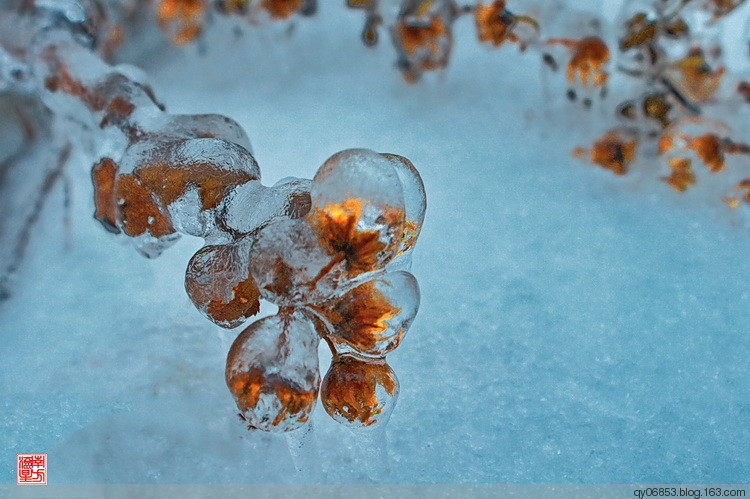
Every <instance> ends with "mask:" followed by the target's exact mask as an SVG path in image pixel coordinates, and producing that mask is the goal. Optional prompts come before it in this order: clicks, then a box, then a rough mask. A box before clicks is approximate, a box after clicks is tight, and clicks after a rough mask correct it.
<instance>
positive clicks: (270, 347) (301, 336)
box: [226, 312, 320, 432]
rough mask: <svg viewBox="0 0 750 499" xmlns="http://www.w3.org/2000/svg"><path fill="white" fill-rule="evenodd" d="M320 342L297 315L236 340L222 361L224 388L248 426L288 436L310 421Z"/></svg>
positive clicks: (262, 324)
mask: <svg viewBox="0 0 750 499" xmlns="http://www.w3.org/2000/svg"><path fill="white" fill-rule="evenodd" d="M319 341H320V338H319V337H318V334H317V333H316V331H315V328H314V326H313V325H312V323H311V322H310V320H309V319H308V318H307V317H306V316H305V315H303V314H302V313H300V312H291V313H285V312H282V313H280V314H278V315H273V316H270V317H265V318H263V319H260V320H259V321H256V322H254V323H253V324H251V325H250V326H249V327H248V328H247V329H245V330H244V331H243V332H242V333H241V334H240V335H239V336H238V337H237V339H236V340H235V341H234V343H233V344H232V347H231V349H230V350H229V355H228V356H227V367H226V383H227V386H228V387H229V390H230V391H231V392H232V395H233V396H234V399H235V402H236V403H237V407H238V408H239V410H240V414H241V415H242V417H243V418H244V419H245V420H246V421H247V422H248V424H249V425H250V426H251V427H253V428H258V429H260V430H263V431H270V432H282V431H291V430H295V429H297V428H299V427H300V426H302V425H303V424H304V423H305V422H307V421H308V420H309V418H310V414H311V413H312V411H313V409H314V408H315V403H316V401H317V397H318V387H319V384H320V373H319V367H318V343H319Z"/></svg>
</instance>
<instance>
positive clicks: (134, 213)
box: [115, 174, 175, 237]
mask: <svg viewBox="0 0 750 499" xmlns="http://www.w3.org/2000/svg"><path fill="white" fill-rule="evenodd" d="M115 186H116V187H115V192H116V197H117V205H118V208H119V219H120V220H121V221H122V229H123V231H124V232H125V233H126V234H127V235H129V236H131V237H135V236H140V235H142V234H145V233H146V232H150V233H151V235H152V236H154V237H162V236H166V235H169V234H173V233H174V232H175V230H174V227H173V226H172V222H171V220H170V217H169V213H167V212H166V211H162V210H161V209H160V208H159V206H158V205H157V204H156V202H155V201H154V199H153V198H152V197H151V193H150V192H149V191H148V189H146V188H145V187H144V186H143V185H142V184H141V183H140V182H139V180H138V178H137V177H136V176H135V175H131V174H128V175H120V176H119V177H117V181H116V184H115Z"/></svg>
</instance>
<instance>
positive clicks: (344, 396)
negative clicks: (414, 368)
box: [320, 355, 399, 428]
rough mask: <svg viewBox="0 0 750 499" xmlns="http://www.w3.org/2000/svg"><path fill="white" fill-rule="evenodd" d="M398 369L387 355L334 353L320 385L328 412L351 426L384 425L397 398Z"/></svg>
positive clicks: (321, 396)
mask: <svg viewBox="0 0 750 499" xmlns="http://www.w3.org/2000/svg"><path fill="white" fill-rule="evenodd" d="M398 393H399V383H398V378H397V377H396V373H395V372H393V369H391V367H390V366H389V365H388V364H387V363H386V361H385V359H368V360H365V359H359V358H356V357H353V356H349V355H341V356H335V357H334V358H333V360H332V361H331V367H330V368H329V369H328V373H326V375H325V378H324V379H323V383H322V384H321V386H320V400H321V402H322V403H323V407H324V408H325V410H326V412H327V413H328V415H329V416H331V417H332V418H333V419H334V420H335V421H336V422H337V423H341V424H343V425H345V426H348V427H350V428H362V427H375V426H383V425H385V424H386V423H387V422H388V419H389V418H390V417H391V413H392V412H393V409H394V407H395V406H396V400H397V399H398Z"/></svg>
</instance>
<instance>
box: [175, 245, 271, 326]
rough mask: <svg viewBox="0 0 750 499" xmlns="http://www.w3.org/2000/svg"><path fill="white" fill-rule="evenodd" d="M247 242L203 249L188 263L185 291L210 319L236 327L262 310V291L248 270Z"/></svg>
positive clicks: (219, 323) (221, 324) (222, 324)
mask: <svg viewBox="0 0 750 499" xmlns="http://www.w3.org/2000/svg"><path fill="white" fill-rule="evenodd" d="M246 246H247V245H246V244H243V243H239V244H231V245H212V246H205V247H203V248H201V249H200V250H199V251H198V252H197V253H196V254H195V255H193V258H191V259H190V263H188V267H187V271H186V272H185V290H186V291H187V293H188V296H189V297H190V300H192V302H193V304H194V305H195V307H196V308H197V309H198V310H199V311H200V312H201V313H202V314H203V315H205V316H206V317H207V318H208V319H209V320H211V321H212V322H214V323H215V324H218V325H219V326H221V327H225V328H235V327H237V326H239V325H241V324H242V323H243V322H245V321H246V320H247V319H248V318H249V317H252V316H253V315H255V314H257V313H258V311H259V310H260V292H259V291H258V286H257V285H256V284H255V281H254V280H253V278H252V276H251V275H250V269H249V251H248V249H247V247H246Z"/></svg>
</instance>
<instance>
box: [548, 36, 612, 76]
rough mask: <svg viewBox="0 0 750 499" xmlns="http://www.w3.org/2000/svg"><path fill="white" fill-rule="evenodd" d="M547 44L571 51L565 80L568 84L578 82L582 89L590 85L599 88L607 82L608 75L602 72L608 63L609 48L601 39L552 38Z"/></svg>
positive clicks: (593, 37) (594, 37)
mask: <svg viewBox="0 0 750 499" xmlns="http://www.w3.org/2000/svg"><path fill="white" fill-rule="evenodd" d="M547 44H548V45H562V46H565V47H568V48H569V49H570V50H571V51H572V55H571V58H570V61H569V62H568V67H567V78H568V81H569V82H570V83H574V82H575V81H576V80H580V82H581V85H583V86H584V87H588V86H589V84H590V83H591V84H592V85H593V86H595V87H600V86H603V85H604V84H605V83H606V82H607V80H608V78H609V75H608V74H607V72H606V71H604V65H605V64H606V63H607V62H609V48H608V47H607V44H606V43H604V41H603V40H602V39H601V38H599V37H596V36H592V37H587V38H583V39H581V40H574V39H569V38H553V39H550V40H548V41H547Z"/></svg>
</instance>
